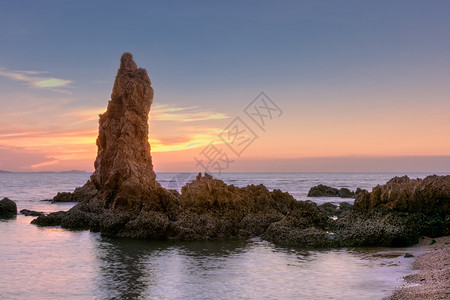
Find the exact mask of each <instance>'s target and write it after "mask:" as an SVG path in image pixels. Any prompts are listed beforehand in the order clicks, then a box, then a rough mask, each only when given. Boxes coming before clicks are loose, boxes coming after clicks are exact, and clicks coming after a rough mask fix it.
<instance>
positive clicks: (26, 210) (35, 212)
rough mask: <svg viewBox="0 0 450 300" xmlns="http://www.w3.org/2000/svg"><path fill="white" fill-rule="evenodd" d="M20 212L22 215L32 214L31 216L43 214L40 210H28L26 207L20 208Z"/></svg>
mask: <svg viewBox="0 0 450 300" xmlns="http://www.w3.org/2000/svg"><path fill="white" fill-rule="evenodd" d="M20 213H21V214H22V215H25V216H32V217H39V216H43V215H44V213H43V212H40V211H34V210H28V209H22V210H21V211H20Z"/></svg>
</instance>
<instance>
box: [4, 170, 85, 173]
mask: <svg viewBox="0 0 450 300" xmlns="http://www.w3.org/2000/svg"><path fill="white" fill-rule="evenodd" d="M0 173H92V172H88V171H83V170H71V171H21V172H12V171H5V170H0Z"/></svg>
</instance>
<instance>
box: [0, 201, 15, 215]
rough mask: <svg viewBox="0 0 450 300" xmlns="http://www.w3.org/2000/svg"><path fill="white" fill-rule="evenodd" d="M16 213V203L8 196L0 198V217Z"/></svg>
mask: <svg viewBox="0 0 450 300" xmlns="http://www.w3.org/2000/svg"><path fill="white" fill-rule="evenodd" d="M16 215H17V205H16V203H15V202H14V201H12V200H10V199H9V198H3V199H2V200H0V218H5V219H8V218H13V217H14V216H16Z"/></svg>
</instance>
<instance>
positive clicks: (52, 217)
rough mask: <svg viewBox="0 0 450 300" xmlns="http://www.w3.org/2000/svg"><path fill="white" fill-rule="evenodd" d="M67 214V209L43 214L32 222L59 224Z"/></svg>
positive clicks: (46, 224)
mask: <svg viewBox="0 0 450 300" xmlns="http://www.w3.org/2000/svg"><path fill="white" fill-rule="evenodd" d="M66 214H67V212H65V211H57V212H54V213H50V214H48V215H42V216H39V217H37V218H36V219H34V220H33V221H31V224H35V225H39V226H59V225H61V220H62V218H63V217H64V216H65V215H66Z"/></svg>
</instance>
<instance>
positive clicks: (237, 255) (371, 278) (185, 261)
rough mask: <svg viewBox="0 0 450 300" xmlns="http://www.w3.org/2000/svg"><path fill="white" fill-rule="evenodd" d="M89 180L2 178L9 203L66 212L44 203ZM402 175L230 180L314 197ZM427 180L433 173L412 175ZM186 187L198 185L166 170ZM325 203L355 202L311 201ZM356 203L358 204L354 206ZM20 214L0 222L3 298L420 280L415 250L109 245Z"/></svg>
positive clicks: (364, 292) (242, 293) (351, 287)
mask: <svg viewBox="0 0 450 300" xmlns="http://www.w3.org/2000/svg"><path fill="white" fill-rule="evenodd" d="M89 175H90V174H88V173H0V198H3V197H9V198H10V199H12V200H14V201H16V203H17V206H18V209H19V210H21V209H24V208H26V209H31V210H38V211H43V212H52V211H58V210H67V209H69V208H70V207H71V206H73V205H74V203H61V204H50V203H49V202H48V201H42V200H44V199H50V198H52V197H53V196H54V195H55V194H56V193H57V192H61V191H72V190H73V189H74V188H75V187H78V186H81V185H83V184H84V183H85V182H86V180H88V179H89ZM395 175H405V174H345V173H342V174H337V173H322V174H319V173H317V174H316V173H311V174H306V173H283V174H278V173H272V174H268V173H257V174H256V173H255V174H254V173H237V174H222V176H221V179H222V180H224V181H225V182H227V183H228V184H234V185H236V186H245V185H248V184H259V183H262V184H264V185H265V186H267V187H268V188H269V189H275V188H278V189H281V190H283V191H288V192H289V193H291V194H292V195H293V196H294V197H295V198H296V199H298V200H306V199H308V197H307V196H306V195H307V193H308V190H309V188H310V187H312V186H314V185H317V184H320V183H321V184H326V185H329V186H333V187H338V188H340V187H347V188H350V189H352V190H354V189H356V188H357V187H360V188H366V189H369V190H370V189H371V188H372V187H373V186H376V185H377V184H383V183H385V182H386V181H387V180H389V179H390V178H391V177H393V176H395ZM407 175H409V176H410V177H414V178H415V177H421V178H423V177H425V176H426V175H427V174H407ZM157 178H158V181H159V182H160V183H161V184H162V185H163V186H165V187H168V188H175V189H179V188H180V187H181V186H182V185H183V184H184V183H185V182H186V181H189V180H192V179H193V178H195V174H188V173H160V174H158V177H157ZM309 200H312V201H315V202H318V203H323V202H327V201H331V202H336V203H339V202H342V201H349V199H340V198H311V199H309ZM350 202H351V201H350ZM33 218H34V217H26V216H24V215H21V214H19V215H18V216H17V217H16V218H14V219H11V220H0V265H1V270H2V272H0V299H61V298H69V299H371V300H373V299H383V298H385V297H387V296H389V295H390V294H392V292H393V290H394V289H395V288H396V287H397V286H399V285H400V284H401V283H402V278H403V276H405V275H407V274H410V273H412V272H413V271H412V266H411V265H412V262H413V259H411V258H403V255H404V254H405V253H406V252H409V253H412V254H414V255H417V254H419V253H420V252H421V251H423V248H420V247H409V248H356V249H355V248H351V249H349V248H343V249H317V250H304V249H301V248H296V247H280V246H276V245H273V244H271V243H268V242H266V241H263V240H260V239H258V238H255V239H251V240H232V241H208V242H161V241H158V242H155V241H139V240H125V239H111V238H105V237H102V236H101V235H99V234H98V233H91V232H89V231H69V230H65V229H61V228H59V227H37V226H34V225H31V224H30V222H31V220H33Z"/></svg>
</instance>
